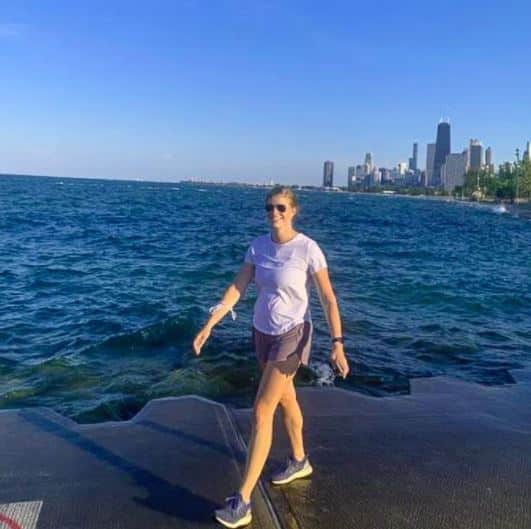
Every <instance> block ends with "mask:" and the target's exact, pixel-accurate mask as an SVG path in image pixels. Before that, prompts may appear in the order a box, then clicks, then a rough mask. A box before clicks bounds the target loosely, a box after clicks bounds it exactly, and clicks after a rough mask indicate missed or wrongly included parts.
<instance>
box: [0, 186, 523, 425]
mask: <svg viewBox="0 0 531 529" xmlns="http://www.w3.org/2000/svg"><path fill="white" fill-rule="evenodd" d="M265 192H266V191H265V190H264V189H259V188H252V187H244V186H216V185H201V184H184V183H179V184H158V183H149V182H125V181H103V180H87V179H66V178H65V179H60V178H44V177H42V178H41V177H15V176H0V287H1V295H0V408H14V407H23V406H35V405H39V406H51V407H52V408H54V409H56V410H57V411H59V412H61V413H64V414H66V415H68V416H70V417H72V418H74V419H76V420H78V421H81V422H93V421H100V420H108V419H125V418H129V417H131V416H132V415H133V414H134V413H136V412H137V411H138V410H139V409H140V408H141V407H142V406H143V405H144V404H145V403H146V401H148V400H150V399H152V398H157V397H163V396H170V395H183V394H189V393H195V394H199V395H203V396H206V397H209V398H214V399H217V400H221V401H224V402H227V403H230V404H234V405H237V406H249V405H251V404H252V398H253V395H254V392H255V390H256V385H257V382H258V377H259V372H258V368H257V366H256V362H255V359H254V355H253V352H252V350H251V344H250V326H251V321H252V307H253V301H254V298H255V292H254V288H251V289H250V290H249V292H248V293H247V296H246V298H245V299H244V300H242V301H241V302H240V303H239V304H238V306H237V307H236V310H237V313H238V318H237V320H236V321H232V320H231V319H230V317H227V318H226V319H225V320H224V321H223V322H222V324H220V325H219V326H218V327H216V329H215V330H214V333H213V335H212V338H211V340H210V341H209V343H208V345H207V346H206V347H205V349H204V351H203V354H202V355H201V356H200V357H199V358H195V357H194V355H193V354H192V353H191V341H192V339H193V337H194V335H195V332H196V331H197V330H198V329H199V327H200V326H201V324H202V323H203V322H204V321H205V319H206V317H207V310H208V308H209V307H210V306H212V305H214V304H215V303H216V302H217V301H218V300H219V299H220V297H221V295H222V294H223V292H224V290H225V288H226V287H227V286H228V284H229V282H230V281H231V280H232V279H233V277H234V275H235V273H236V272H237V270H238V268H239V266H240V263H241V262H242V260H243V256H244V253H245V250H246V248H247V245H248V243H249V241H250V240H251V239H252V238H254V237H255V236H257V235H260V234H262V233H266V232H267V230H268V225H267V222H266V218H265V213H264V209H263V199H264V196H265ZM299 199H300V202H301V206H302V211H301V214H300V218H299V221H298V229H299V230H300V231H302V232H304V233H306V234H307V235H309V236H310V237H312V238H314V239H315V240H316V241H317V242H318V243H319V245H320V246H321V248H322V249H323V250H324V252H325V254H326V256H327V259H328V263H329V268H330V275H331V278H332V282H333V285H334V288H335V291H336V294H337V297H338V300H339V304H340V310H341V316H342V320H343V326H344V334H345V336H346V350H347V352H348V356H349V359H350V362H351V368H352V375H351V376H350V377H349V378H348V379H347V380H346V381H342V380H336V381H335V382H334V381H333V379H332V377H331V371H330V368H329V367H328V364H327V356H328V353H329V334H328V329H327V326H326V322H325V320H324V315H323V312H322V310H321V309H320V307H319V304H318V301H317V296H316V295H315V292H313V299H312V312H313V318H314V324H315V335H314V347H313V353H312V362H311V364H310V367H309V369H302V370H301V371H300V372H299V374H298V376H297V383H298V384H299V385H304V384H307V385H316V384H328V383H335V384H336V385H338V386H341V387H344V388H346V389H350V390H352V391H361V392H365V393H371V394H376V395H387V394H393V393H407V391H408V387H409V379H411V378H412V377H425V376H434V375H450V376H452V377H458V378H460V379H464V380H467V381H471V382H478V383H482V384H507V383H512V382H513V379H512V377H511V373H510V370H511V369H513V368H517V367H524V366H529V365H530V363H531V222H530V221H529V220H525V219H520V218H517V217H515V216H512V215H502V214H496V213H495V212H494V211H493V210H492V208H491V207H489V206H479V205H473V204H468V203H456V202H445V201H437V200H426V199H414V198H403V197H393V196H390V197H384V196H375V195H354V194H349V193H324V192H315V191H314V192H311V191H300V192H299Z"/></svg>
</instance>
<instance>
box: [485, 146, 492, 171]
mask: <svg viewBox="0 0 531 529" xmlns="http://www.w3.org/2000/svg"><path fill="white" fill-rule="evenodd" d="M485 165H486V166H487V167H490V166H491V165H492V149H491V148H490V147H487V148H486V149H485Z"/></svg>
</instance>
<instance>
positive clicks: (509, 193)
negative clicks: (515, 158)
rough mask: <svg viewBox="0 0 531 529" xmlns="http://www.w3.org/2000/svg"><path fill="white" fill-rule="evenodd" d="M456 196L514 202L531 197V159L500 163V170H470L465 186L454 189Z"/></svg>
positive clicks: (466, 176)
mask: <svg viewBox="0 0 531 529" xmlns="http://www.w3.org/2000/svg"><path fill="white" fill-rule="evenodd" d="M454 195H455V196H464V197H467V198H472V197H477V198H494V199H498V200H508V201H510V202H514V200H515V199H516V198H517V197H518V199H519V200H521V199H527V201H529V200H530V199H531V161H530V160H527V159H526V160H522V161H519V162H517V163H516V164H503V165H500V167H499V169H498V172H497V173H493V172H492V171H489V170H487V169H480V170H469V171H468V172H467V173H466V175H465V183H464V185H463V186H457V187H456V188H455V189H454Z"/></svg>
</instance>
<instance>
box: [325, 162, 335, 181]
mask: <svg viewBox="0 0 531 529" xmlns="http://www.w3.org/2000/svg"><path fill="white" fill-rule="evenodd" d="M333 185H334V162H331V161H330V160H327V161H326V162H325V163H324V165H323V187H332V186H333Z"/></svg>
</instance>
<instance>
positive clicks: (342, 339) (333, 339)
mask: <svg viewBox="0 0 531 529" xmlns="http://www.w3.org/2000/svg"><path fill="white" fill-rule="evenodd" d="M336 342H339V343H345V338H344V337H343V336H336V337H335V338H332V343H336Z"/></svg>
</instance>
